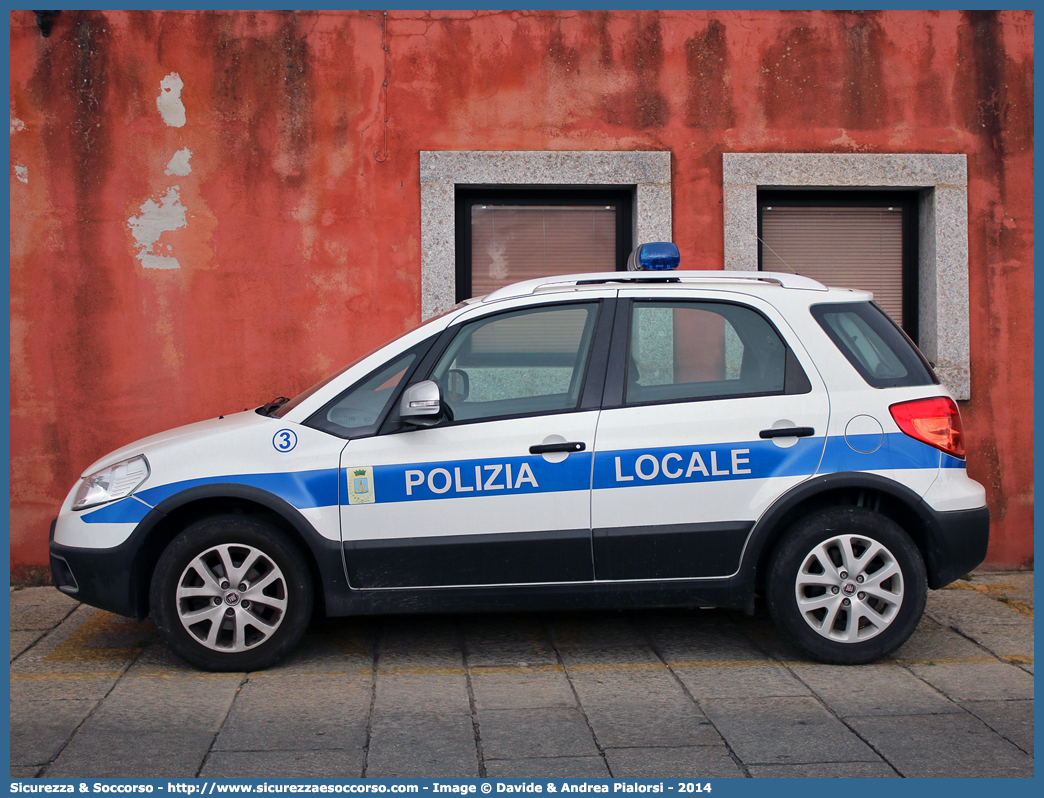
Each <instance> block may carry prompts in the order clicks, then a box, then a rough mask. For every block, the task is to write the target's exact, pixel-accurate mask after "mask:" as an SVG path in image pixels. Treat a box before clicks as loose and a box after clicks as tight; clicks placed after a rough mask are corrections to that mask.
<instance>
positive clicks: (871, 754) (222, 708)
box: [11, 572, 1034, 778]
mask: <svg viewBox="0 0 1044 798" xmlns="http://www.w3.org/2000/svg"><path fill="white" fill-rule="evenodd" d="M1033 667H1034V666H1033V574H1032V573H1031V572H1019V573H976V574H975V575H974V577H973V579H972V580H971V581H967V582H965V581H962V582H959V583H957V584H955V585H953V586H951V587H949V588H947V589H945V590H939V591H934V592H932V593H930V595H929V599H928V610H927V614H926V616H925V618H924V620H923V621H922V623H921V625H920V626H919V627H918V629H917V631H916V633H915V634H914V636H913V637H912V638H911V639H910V641H909V642H908V643H907V644H906V645H905V646H904V647H903V648H902V649H900V650H899V651H898V652H897V654H896V656H895V658H893V659H890V660H887V661H884V662H881V663H878V664H874V665H867V666H860V667H835V666H827V665H818V664H815V663H811V662H809V661H807V660H805V659H803V658H802V657H801V656H800V655H799V654H798V653H797V652H795V651H794V650H793V649H792V648H790V646H789V645H788V644H787V643H786V642H785V641H784V640H783V639H782V637H781V635H780V634H779V633H778V631H777V630H776V629H775V628H774V627H773V625H772V624H771V622H770V621H769V620H768V618H767V617H765V614H764V612H763V609H762V608H759V613H758V614H757V615H756V616H755V617H753V618H750V617H747V616H745V615H743V614H741V613H732V612H725V611H722V610H654V611H628V612H592V613H533V614H503V615H432V616H389V617H382V618H362V619H351V618H349V619H336V620H317V621H316V622H314V623H313V624H312V626H311V628H310V630H309V631H308V633H307V634H306V636H305V638H304V640H303V641H302V644H301V645H300V646H299V647H298V649H297V650H296V651H295V652H294V653H293V654H292V655H291V656H290V657H289V658H288V659H286V660H285V661H284V662H282V663H280V664H279V665H278V666H276V667H274V668H272V669H270V670H267V671H264V672H258V673H238V674H220V675H215V674H207V673H202V672H198V671H194V670H192V669H190V668H189V667H187V666H186V665H184V664H183V663H182V662H180V661H179V660H177V659H176V658H175V657H174V656H173V655H172V654H171V653H170V652H169V651H168V650H167V649H166V647H165V646H163V644H161V643H160V642H159V641H158V640H157V638H156V634H155V631H154V629H153V627H152V624H151V622H150V621H145V622H142V623H138V622H136V621H133V620H129V619H126V618H121V617H119V616H114V615H111V614H109V613H106V612H102V611H99V610H95V609H92V608H90V607H87V606H83V605H80V604H77V603H76V602H75V601H72V600H71V599H69V598H68V597H66V596H63V595H62V594H60V593H58V592H57V591H56V590H54V589H53V588H29V589H25V590H16V591H13V592H12V593H11V775H12V776H14V777H34V776H43V777H105V776H112V777H195V776H199V777H251V778H253V777H309V778H315V777H359V776H366V777H382V776H398V777H414V776H416V777H478V776H489V777H505V778H510V777H552V776H574V777H608V776H613V777H668V776H670V777H683V778H684V777H700V778H713V777H722V778H724V777H739V778H743V777H755V778H757V777H785V776H826V777H903V776H905V777H923V776H965V777H1028V776H1032V775H1033Z"/></svg>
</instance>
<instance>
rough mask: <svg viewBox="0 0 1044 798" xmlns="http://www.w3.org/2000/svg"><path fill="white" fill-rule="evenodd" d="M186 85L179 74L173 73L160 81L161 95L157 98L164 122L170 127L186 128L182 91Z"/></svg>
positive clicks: (157, 105) (157, 104)
mask: <svg viewBox="0 0 1044 798" xmlns="http://www.w3.org/2000/svg"><path fill="white" fill-rule="evenodd" d="M183 88H185V84H184V83H183V82H182V80H181V76H180V75H179V74H178V73H177V72H171V73H170V74H169V75H167V77H165V78H163V80H161V81H160V94H159V97H157V98H156V107H157V108H159V112H160V114H162V116H163V121H164V122H166V123H167V124H168V125H169V126H170V127H185V106H184V104H183V103H182V102H181V90H182V89H183Z"/></svg>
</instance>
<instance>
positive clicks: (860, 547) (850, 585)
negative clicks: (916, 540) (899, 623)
mask: <svg viewBox="0 0 1044 798" xmlns="http://www.w3.org/2000/svg"><path fill="white" fill-rule="evenodd" d="M794 591H795V594H796V598H797V607H798V612H799V613H800V614H801V617H802V618H804V619H805V623H807V624H808V625H809V626H810V627H812V629H814V630H815V631H816V632H817V633H818V634H820V635H822V636H823V637H826V638H828V639H830V640H837V641H840V642H843V643H857V642H861V641H863V640H869V639H870V638H871V637H875V636H877V635H878V634H880V633H881V632H883V631H884V630H885V629H887V628H888V626H889V625H890V624H891V623H892V621H893V620H895V617H896V615H897V613H898V612H899V608H900V607H901V606H902V604H903V573H902V570H901V569H900V567H899V563H898V562H896V559H895V556H894V555H893V554H892V553H891V552H890V551H889V550H888V549H887V548H886V547H885V546H883V545H881V544H880V543H878V542H877V541H875V540H872V539H870V538H868V537H864V536H861V535H835V536H833V537H830V538H827V539H826V540H824V541H823V542H822V543H820V544H819V545H818V546H816V547H815V548H814V549H812V551H810V552H809V553H808V554H807V555H806V556H805V558H804V560H803V561H802V563H801V568H800V569H799V570H798V574H797V578H796V580H795V584H794Z"/></svg>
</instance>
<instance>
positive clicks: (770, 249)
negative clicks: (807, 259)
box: [754, 233, 797, 274]
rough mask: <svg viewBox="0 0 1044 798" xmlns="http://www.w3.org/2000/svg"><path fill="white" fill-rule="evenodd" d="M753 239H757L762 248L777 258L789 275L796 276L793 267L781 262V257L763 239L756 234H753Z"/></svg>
mask: <svg viewBox="0 0 1044 798" xmlns="http://www.w3.org/2000/svg"><path fill="white" fill-rule="evenodd" d="M754 238H756V239H758V241H760V242H761V244H762V246H764V247H765V248H766V249H767V250H768V251H769V252H771V253H772V254H773V255H775V256H776V257H777V258H779V262H780V263H782V264H783V265H784V266H786V267H787V268H788V269H790V273H791V274H797V270H796V269H795V268H794V267H793V266H791V265H790V264H789V263H787V262H786V261H785V260H783V256H782V255H780V254H779V253H778V252H776V250H774V249H773V248H772V247H770V246H769V245H768V244H766V243H765V239H764V238H762V237H761V236H759V235H758V234H757V233H755V234H754Z"/></svg>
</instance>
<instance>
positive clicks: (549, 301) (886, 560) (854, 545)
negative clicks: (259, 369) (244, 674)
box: [50, 243, 989, 670]
mask: <svg viewBox="0 0 1044 798" xmlns="http://www.w3.org/2000/svg"><path fill="white" fill-rule="evenodd" d="M678 264H679V256H678V250H677V248H676V247H675V246H674V245H673V244H669V243H653V244H645V245H643V246H641V247H639V248H638V249H637V250H635V252H634V253H633V254H632V256H631V259H630V263H629V265H630V267H631V271H627V272H612V273H596V274H580V275H571V276H562V277H548V278H542V279H536V280H530V281H528V282H522V283H518V284H516V285H511V286H508V287H506V288H502V289H500V290H498V291H495V292H493V293H491V294H489V295H488V296H485V297H482V298H478V299H472V300H468V301H466V302H464V303H461V304H460V305H459V306H458V307H456V308H455V309H454V310H453V311H451V312H450V313H448V314H446V315H443V316H441V317H439V318H436V319H433V320H431V321H429V322H427V323H425V324H423V325H421V326H419V327H417V328H416V329H414V330H411V331H410V332H407V333H405V334H404V335H402V336H401V337H399V338H398V339H396V340H394V341H392V342H391V343H389V344H387V345H385V346H384V347H383V348H381V349H379V350H378V351H376V352H374V353H373V354H370V355H367V356H365V357H363V358H362V359H360V360H358V361H357V362H355V363H353V364H351V365H349V366H348V367H346V368H344V369H343V370H342V371H340V372H339V373H337V374H335V375H333V376H332V377H329V378H328V379H326V380H324V381H323V382H321V383H319V384H318V385H315V386H313V387H312V388H310V389H308V390H307V391H305V392H304V393H302V394H300V395H299V396H297V397H295V398H293V399H290V400H286V399H283V398H280V399H277V400H275V401H273V402H270V403H269V404H266V405H264V406H263V407H259V408H257V409H256V410H251V411H244V412H242V413H236V414H232V415H228V416H223V417H220V418H217V419H211V420H209V421H202V422H199V423H197V424H191V425H189V426H185V427H181V428H178V429H174V430H171V431H170V432H166V433H162V434H159V435H154V436H152V437H149V438H146V439H144V440H141V441H137V442H136V443H132V444H130V445H128V446H125V447H123V448H122V449H119V450H118V451H115V452H113V453H111V454H109V455H107V456H105V457H103V458H102V459H101V460H99V461H97V462H96V463H95V464H94V465H92V466H90V467H89V468H88V469H87V471H86V472H85V473H84V475H83V478H82V479H81V480H80V481H79V483H78V484H77V485H76V486H74V487H73V489H72V491H71V492H70V493H69V496H68V498H67V499H66V500H65V503H64V505H63V506H62V508H61V513H60V515H59V516H58V518H57V519H56V521H55V524H54V525H53V527H52V535H51V544H50V558H51V570H52V575H53V579H54V583H55V585H56V586H57V587H58V589H59V590H61V591H63V592H65V593H67V594H69V595H71V596H74V597H76V598H78V599H79V600H81V601H84V602H86V603H87V604H90V605H94V606H97V607H101V608H104V609H106V610H110V611H112V612H115V613H119V614H122V615H129V616H137V617H139V618H144V617H145V616H146V615H148V614H149V613H150V612H151V613H152V615H153V618H154V619H155V623H156V627H157V629H158V630H159V632H160V635H161V636H162V638H163V639H164V640H165V641H166V642H167V644H169V646H170V647H171V648H172V649H173V650H174V651H175V652H176V653H178V654H179V655H180V656H182V657H183V658H185V659H186V660H188V661H189V662H191V663H193V664H195V665H196V666H199V667H202V668H206V669H213V670H251V669H258V668H263V667H265V666H267V665H269V664H271V663H272V662H274V661H275V660H277V659H278V658H279V657H281V656H282V655H284V654H285V653H286V652H287V651H288V650H289V649H290V648H291V647H293V646H294V644H295V643H296V642H297V641H298V639H299V638H300V636H301V634H302V633H303V631H304V630H305V627H306V626H307V624H308V622H309V620H310V618H311V616H312V612H313V607H320V608H321V609H322V610H323V611H324V612H325V613H326V614H327V615H330V616H341V615H353V614H366V613H371V614H372V613H395V612H411V613H412V612H422V611H465V610H466V611H491V610H526V609H529V610H532V609H555V608H559V609H560V608H599V607H616V608H623V607H650V606H717V607H730V608H738V609H743V610H746V611H747V612H753V609H754V601H755V595H756V594H758V595H763V596H764V597H765V598H766V600H767V603H768V607H769V610H770V612H771V615H772V617H773V618H774V620H775V622H776V623H777V624H778V625H779V626H780V627H781V628H782V629H783V630H785V632H786V633H788V635H789V636H790V637H791V638H792V639H793V640H794V641H795V642H796V644H797V645H798V646H800V648H801V649H803V650H804V652H806V653H807V654H808V655H809V656H811V657H813V658H815V659H818V660H821V661H826V662H834V663H846V664H851V663H864V662H869V661H872V660H874V659H876V658H879V657H882V656H885V655H887V654H889V653H890V652H892V651H894V650H895V649H896V648H897V647H898V646H899V645H901V644H902V643H903V642H904V641H905V640H906V639H907V638H908V637H909V636H910V634H911V633H912V632H913V630H914V628H915V626H916V625H917V623H918V620H919V619H920V617H921V615H922V613H923V610H924V606H925V600H926V592H927V588H929V587H930V588H939V587H942V586H943V585H946V584H947V583H949V582H950V581H952V580H953V579H955V578H957V577H958V576H960V575H962V574H965V573H966V572H968V571H969V570H971V569H972V568H974V567H975V566H976V565H978V564H979V563H980V562H981V561H982V560H983V558H984V557H985V554H986V544H987V539H988V535H989V510H988V509H987V507H986V502H985V492H984V490H983V488H982V486H980V485H979V484H978V483H977V482H975V481H973V480H971V479H969V477H968V476H967V472H966V469H965V452H964V445H963V440H962V430H961V420H960V416H959V413H958V409H957V406H956V405H955V404H954V401H953V399H952V398H951V397H950V395H949V394H948V393H947V391H946V389H945V388H944V387H943V386H942V385H940V383H939V380H938V378H937V377H936V375H935V373H934V372H933V370H932V367H931V365H930V364H929V363H928V362H927V361H926V360H925V358H924V357H923V356H922V355H921V353H920V352H919V351H918V350H917V348H916V347H915V346H914V345H913V344H912V343H911V342H910V340H909V339H908V338H907V337H906V336H905V334H904V333H903V332H902V331H901V330H900V329H899V328H898V327H897V326H896V325H895V324H894V323H893V322H892V321H891V320H890V319H889V318H888V317H887V316H886V315H885V314H884V312H883V311H881V310H880V309H879V308H878V307H877V305H875V304H874V303H873V301H872V297H871V296H870V295H869V294H867V293H864V292H859V291H852V290H842V289H836V288H826V287H824V286H823V285H820V284H819V283H817V282H815V281H813V280H810V279H807V278H805V277H800V276H796V275H788V274H775V273H768V272H729V271H711V272H686V271H676V270H675V269H676V267H677V266H678Z"/></svg>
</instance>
